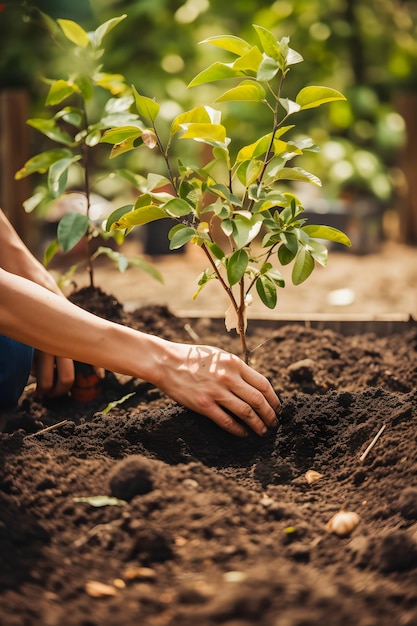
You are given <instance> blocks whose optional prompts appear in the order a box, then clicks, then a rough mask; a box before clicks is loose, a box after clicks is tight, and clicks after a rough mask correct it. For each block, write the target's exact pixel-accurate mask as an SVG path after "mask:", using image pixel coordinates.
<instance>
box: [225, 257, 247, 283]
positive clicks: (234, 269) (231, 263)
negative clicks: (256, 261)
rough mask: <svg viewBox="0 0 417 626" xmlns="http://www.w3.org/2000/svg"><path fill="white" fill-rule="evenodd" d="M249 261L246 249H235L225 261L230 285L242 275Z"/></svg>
mask: <svg viewBox="0 0 417 626" xmlns="http://www.w3.org/2000/svg"><path fill="white" fill-rule="evenodd" d="M248 263H249V257H248V254H247V252H246V250H236V252H233V254H232V256H231V257H230V258H229V259H228V261H227V268H226V269H227V280H228V281H229V285H230V286H231V287H232V286H233V285H235V284H236V283H238V282H239V280H240V279H241V278H242V276H243V275H244V273H245V271H246V268H247V266H248Z"/></svg>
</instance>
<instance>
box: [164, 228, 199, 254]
mask: <svg viewBox="0 0 417 626" xmlns="http://www.w3.org/2000/svg"><path fill="white" fill-rule="evenodd" d="M197 235H198V233H197V231H196V230H195V229H194V228H190V227H189V226H182V227H181V228H176V229H175V231H173V229H171V231H170V233H169V239H170V244H169V249H170V250H177V249H178V248H182V246H184V245H185V244H186V243H188V242H189V241H191V239H193V238H194V237H196V236H197Z"/></svg>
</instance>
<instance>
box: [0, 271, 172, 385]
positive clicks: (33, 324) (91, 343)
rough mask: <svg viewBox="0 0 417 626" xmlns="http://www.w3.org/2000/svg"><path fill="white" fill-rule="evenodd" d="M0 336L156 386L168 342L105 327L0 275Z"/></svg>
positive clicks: (103, 322) (19, 280) (88, 315)
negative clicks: (140, 379) (0, 334)
mask: <svg viewBox="0 0 417 626" xmlns="http://www.w3.org/2000/svg"><path fill="white" fill-rule="evenodd" d="M0 333H2V334H4V335H7V336H8V337H11V338H13V339H16V340H18V341H21V342H22V343H26V344H28V345H31V346H33V347H34V348H36V349H38V350H41V351H42V352H47V353H50V354H54V355H56V356H62V357H68V358H71V359H74V360H77V361H81V362H84V363H90V364H91V365H96V366H99V367H103V368H105V369H107V370H110V371H114V372H119V373H121V374H128V375H131V376H135V377H137V378H142V379H144V380H147V381H149V382H151V383H153V384H156V385H158V384H159V376H160V369H161V368H160V364H161V362H162V361H163V360H164V355H165V353H166V348H167V346H166V345H165V344H168V343H169V342H166V341H165V340H162V339H160V338H158V337H154V336H152V335H147V334H145V333H141V332H139V331H135V330H133V329H130V328H127V327H125V326H122V325H120V324H115V323H113V322H109V321H108V320H105V319H102V318H100V317H97V316H95V315H92V314H91V313H89V312H87V311H85V310H83V309H81V308H80V307H77V306H76V305H74V304H72V303H71V302H69V301H68V300H66V299H64V298H61V297H59V296H58V295H55V294H54V293H51V292H50V291H48V290H46V289H44V288H43V287H40V286H39V285H37V284H35V283H33V282H31V281H28V280H26V279H24V278H21V277H20V276H16V275H13V274H11V273H9V272H6V271H4V270H2V269H0Z"/></svg>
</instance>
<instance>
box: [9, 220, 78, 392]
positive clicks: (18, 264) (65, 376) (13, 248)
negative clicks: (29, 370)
mask: <svg viewBox="0 0 417 626" xmlns="http://www.w3.org/2000/svg"><path fill="white" fill-rule="evenodd" d="M0 267H2V268H4V269H5V270H7V271H8V272H11V273H12V274H16V275H17V276H22V277H23V278H27V279H28V280H30V281H33V282H34V283H36V284H38V285H41V286H42V287H44V288H45V289H48V290H49V291H51V292H52V293H55V294H56V295H58V296H60V297H62V298H64V295H63V294H62V292H61V291H60V289H59V287H58V286H57V284H56V282H55V280H54V279H53V277H52V275H51V274H50V273H49V272H48V270H47V269H46V268H45V267H44V266H43V265H42V263H40V262H39V261H38V259H36V257H35V256H34V255H33V254H32V253H31V252H30V250H29V249H28V248H27V247H26V245H25V244H24V243H23V241H22V240H21V238H20V237H19V235H18V234H17V232H16V231H15V229H14V228H13V226H12V225H11V224H10V222H9V220H8V219H7V217H6V216H5V214H4V213H3V211H2V210H1V209H0ZM33 367H34V370H35V374H36V382H37V392H38V394H39V395H48V396H59V395H63V394H65V393H67V392H68V391H69V390H70V389H71V386H72V384H73V382H74V375H75V372H74V363H73V361H72V359H67V358H62V357H56V356H55V355H54V354H53V353H52V354H49V353H47V352H42V351H37V352H36V353H35V358H34V363H33Z"/></svg>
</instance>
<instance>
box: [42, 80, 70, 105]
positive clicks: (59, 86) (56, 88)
mask: <svg viewBox="0 0 417 626" xmlns="http://www.w3.org/2000/svg"><path fill="white" fill-rule="evenodd" d="M77 91H78V88H77V86H76V85H75V84H74V83H72V82H70V81H68V80H56V81H55V82H54V83H53V84H52V85H51V87H50V89H49V92H48V95H47V97H46V101H45V104H46V105H47V106H51V105H55V104H60V103H61V102H62V101H63V100H65V98H68V97H69V96H72V95H73V94H74V93H75V92H77Z"/></svg>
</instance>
